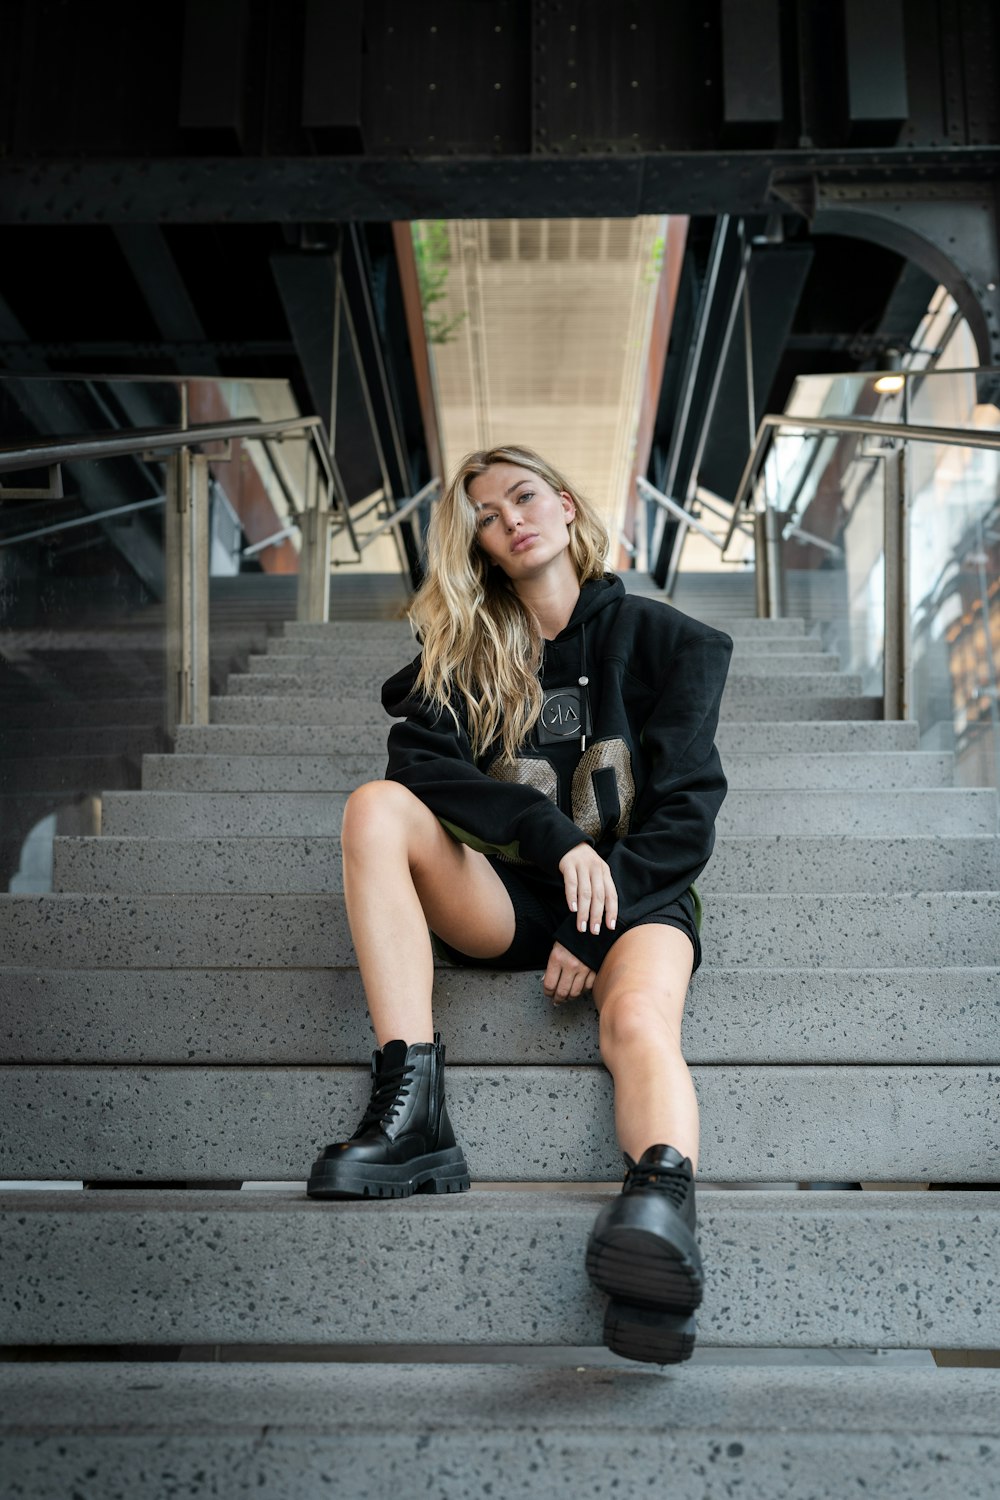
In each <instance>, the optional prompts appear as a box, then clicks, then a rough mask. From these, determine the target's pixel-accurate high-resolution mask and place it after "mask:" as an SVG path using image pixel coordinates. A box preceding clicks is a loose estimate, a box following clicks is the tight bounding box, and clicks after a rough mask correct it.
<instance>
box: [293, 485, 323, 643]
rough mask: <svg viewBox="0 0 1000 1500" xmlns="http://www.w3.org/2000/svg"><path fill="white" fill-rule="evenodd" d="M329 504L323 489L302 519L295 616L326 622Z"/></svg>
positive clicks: (320, 622) (300, 618)
mask: <svg viewBox="0 0 1000 1500" xmlns="http://www.w3.org/2000/svg"><path fill="white" fill-rule="evenodd" d="M330 520H331V517H330V507H329V504H328V503H327V497H326V495H325V494H323V492H322V490H321V491H320V493H319V495H318V496H317V502H316V504H315V505H311V506H310V507H309V509H308V510H306V511H303V513H302V516H301V519H300V527H301V536H302V547H301V551H300V552H299V592H298V605H297V608H296V618H297V619H298V620H304V621H311V622H313V623H317V624H325V623H326V622H327V620H329V618H330V559H331V547H332V536H331V527H330Z"/></svg>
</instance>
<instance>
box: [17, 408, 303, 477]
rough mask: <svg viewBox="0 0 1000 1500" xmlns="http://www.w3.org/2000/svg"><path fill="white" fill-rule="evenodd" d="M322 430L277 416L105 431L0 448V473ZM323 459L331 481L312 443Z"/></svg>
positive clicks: (297, 420)
mask: <svg viewBox="0 0 1000 1500" xmlns="http://www.w3.org/2000/svg"><path fill="white" fill-rule="evenodd" d="M321 426H322V422H321V419H320V418H319V417H282V418H280V419H278V420H276V421H272V422H261V421H259V420H252V421H251V420H247V419H245V418H244V419H242V420H236V421H231V422H208V423H201V424H199V423H195V424H194V425H191V426H184V427H145V428H143V427H134V428H132V429H131V431H130V432H129V434H128V435H127V436H121V435H119V434H110V433H105V434H103V435H102V436H100V437H67V438H49V439H48V440H47V441H45V442H37V443H29V444H27V445H26V446H21V447H17V448H0V473H10V472H11V471H13V470H19V469H36V468H41V467H42V465H43V464H56V463H69V462H70V461H71V460H73V459H94V458H123V457H127V456H128V455H129V454H131V453H151V452H155V453H171V452H176V451H177V450H178V449H180V448H191V447H195V446H198V445H200V444H202V443H220V442H228V441H229V440H230V439H231V438H272V437H288V436H290V435H291V434H292V433H295V432H313V431H315V430H316V429H317V428H319V427H321ZM315 447H316V450H317V452H319V453H320V454H321V455H322V456H323V460H324V464H325V468H326V472H327V477H328V479H329V480H330V481H331V484H332V480H333V473H332V471H331V469H330V464H329V457H328V455H327V454H326V450H325V448H324V445H323V444H322V443H316V444H315Z"/></svg>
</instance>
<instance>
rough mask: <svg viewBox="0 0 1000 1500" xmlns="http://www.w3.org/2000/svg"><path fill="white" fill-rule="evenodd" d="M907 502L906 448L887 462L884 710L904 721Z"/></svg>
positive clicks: (907, 628) (907, 687)
mask: <svg viewBox="0 0 1000 1500" xmlns="http://www.w3.org/2000/svg"><path fill="white" fill-rule="evenodd" d="M908 524H909V518H908V514H907V501H906V454H905V450H904V449H903V448H899V449H898V450H897V451H896V452H895V453H892V454H889V455H888V456H887V457H886V461H885V515H884V542H883V550H884V553H885V626H884V634H883V640H884V642H885V649H884V666H883V685H882V693H883V709H882V714H883V717H884V718H886V719H905V718H907V717H908V716H909V712H910V622H909V587H908V579H907V573H908V571H909V549H908V546H907V541H908V538H907V526H908Z"/></svg>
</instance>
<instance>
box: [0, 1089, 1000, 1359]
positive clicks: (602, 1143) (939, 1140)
mask: <svg viewBox="0 0 1000 1500" xmlns="http://www.w3.org/2000/svg"><path fill="white" fill-rule="evenodd" d="M692 1077H693V1079H694V1085H695V1089H696V1091H697V1094H698V1100H699V1104H700V1106H701V1110H702V1126H701V1153H700V1159H699V1168H698V1169H699V1174H700V1176H702V1177H704V1178H705V1179H706V1180H708V1181H711V1180H715V1181H723V1182H752V1181H763V1182H788V1181H808V1182H830V1181H833V1182H837V1181H841V1180H843V1179H844V1178H849V1179H850V1180H860V1181H864V1182H875V1181H882V1182H885V1181H888V1182H917V1181H927V1180H931V1181H935V1182H997V1181H1000V1091H998V1089H997V1083H996V1066H995V1065H993V1066H992V1067H990V1066H986V1067H972V1066H970V1067H962V1066H955V1067H947V1066H941V1065H936V1064H930V1065H928V1066H926V1067H923V1066H901V1065H884V1066H883V1065H878V1066H875V1065H872V1066H867V1065H866V1066H843V1067H841V1066H835V1067H827V1066H819V1065H809V1066H797V1067H784V1066H755V1065H750V1064H746V1065H740V1064H728V1063H725V1064H721V1065H719V1066H705V1065H701V1066H696V1067H695V1068H694V1069H693V1072H692ZM0 1083H2V1089H0V1095H2V1097H0V1180H9V1179H15V1178H17V1179H24V1180H28V1181H44V1180H50V1179H52V1180H68V1181H77V1180H83V1181H90V1180H104V1179H108V1180H114V1179H119V1180H132V1179H138V1178H143V1177H145V1178H148V1179H149V1180H152V1181H155V1180H158V1179H159V1180H165V1181H166V1180H172V1181H186V1182H195V1181H198V1180H206V1179H207V1180H230V1179H240V1180H256V1181H264V1182H270V1181H285V1180H289V1179H292V1180H301V1179H303V1178H305V1176H306V1175H307V1170H308V1166H309V1163H310V1162H311V1161H312V1159H313V1157H314V1155H315V1151H316V1148H318V1147H319V1146H320V1145H322V1144H323V1142H324V1141H331V1140H346V1139H347V1137H348V1136H349V1135H350V1134H351V1132H352V1131H353V1130H354V1129H355V1127H356V1126H357V1123H358V1121H359V1119H360V1118H361V1115H362V1113H363V1110H364V1107H365V1105H366V1103H367V1101H368V1098H369V1095H370V1090H371V1079H370V1075H369V1070H368V1069H367V1068H336V1067H334V1068H325V1069H319V1068H316V1067H312V1068H295V1067H277V1068H264V1067H200V1066H185V1067H149V1066H147V1065H144V1064H141V1063H140V1064H137V1065H135V1066H133V1067H127V1066H119V1067H97V1066H93V1067H89V1066H88V1067H72V1068H64V1067H32V1066H24V1067H7V1068H3V1069H0ZM448 1109H449V1113H450V1115H451V1118H452V1120H453V1122H454V1126H455V1130H456V1132H457V1134H458V1137H459V1139H460V1140H461V1141H462V1144H463V1146H464V1148H465V1150H466V1154H467V1157H468V1161H469V1166H470V1170H471V1171H472V1173H473V1175H474V1176H475V1177H477V1178H478V1179H480V1180H481V1181H498V1182H501V1181H503V1182H522V1181H540V1182H546V1181H566V1182H570V1181H585V1182H588V1181H589V1182H610V1181H613V1180H615V1179H616V1178H617V1177H619V1176H620V1172H621V1150H620V1148H619V1146H618V1145H617V1142H616V1138H615V1130H614V1120H613V1110H612V1084H611V1079H610V1077H609V1075H608V1074H607V1072H606V1071H605V1070H604V1069H603V1068H601V1067H590V1068H588V1067H580V1068H577V1067H575V1066H568V1067H563V1066H559V1067H554V1068H552V1067H547V1066H543V1067H539V1066H534V1065H532V1066H529V1067H516V1066H513V1065H509V1066H504V1065H497V1066H495V1067H476V1068H462V1067H452V1066H451V1065H449V1069H448ZM997 1207H998V1211H1000V1199H998V1201H997ZM998 1222H1000V1219H998ZM998 1315H1000V1304H998ZM0 1342H2V1340H0Z"/></svg>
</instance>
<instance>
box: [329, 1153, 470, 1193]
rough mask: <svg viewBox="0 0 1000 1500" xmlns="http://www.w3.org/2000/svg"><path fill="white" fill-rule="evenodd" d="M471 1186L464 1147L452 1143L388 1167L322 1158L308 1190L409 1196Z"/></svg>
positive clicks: (455, 1190) (460, 1189)
mask: <svg viewBox="0 0 1000 1500" xmlns="http://www.w3.org/2000/svg"><path fill="white" fill-rule="evenodd" d="M469 1186H470V1181H469V1168H468V1166H467V1165H466V1161H465V1156H464V1155H463V1153H462V1148H461V1147H460V1146H453V1147H451V1148H450V1149H449V1150H447V1151H433V1152H431V1153H429V1154H428V1155H427V1156H415V1157H414V1158H413V1160H412V1161H406V1162H400V1163H399V1164H398V1165H396V1166H385V1167H381V1166H376V1165H374V1164H372V1163H368V1162H352V1161H349V1160H340V1159H338V1158H331V1159H329V1160H327V1159H325V1158H323V1157H320V1159H319V1160H318V1161H317V1162H316V1164H315V1166H314V1167H313V1171H312V1175H311V1176H310V1178H309V1181H308V1183H307V1184H306V1192H307V1193H308V1195H309V1197H310V1198H410V1197H412V1196H413V1194H414V1193H464V1192H467V1191H468V1189H469Z"/></svg>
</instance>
